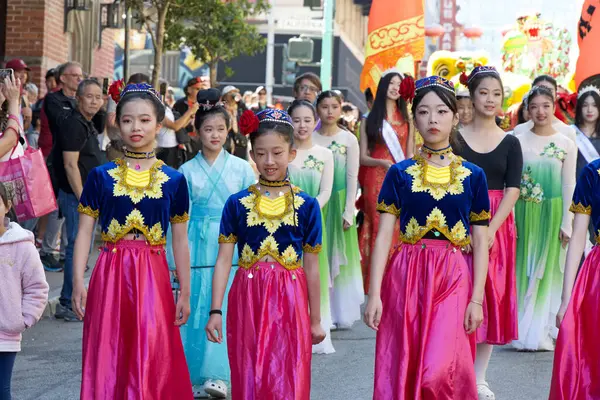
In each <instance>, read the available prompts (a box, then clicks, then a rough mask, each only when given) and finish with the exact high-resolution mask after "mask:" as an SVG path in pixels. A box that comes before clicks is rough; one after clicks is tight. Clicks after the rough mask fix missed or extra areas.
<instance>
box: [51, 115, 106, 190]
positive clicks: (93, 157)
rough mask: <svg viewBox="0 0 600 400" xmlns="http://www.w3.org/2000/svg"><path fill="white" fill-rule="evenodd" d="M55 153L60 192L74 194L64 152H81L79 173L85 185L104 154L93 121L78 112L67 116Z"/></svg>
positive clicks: (62, 125) (55, 170)
mask: <svg viewBox="0 0 600 400" xmlns="http://www.w3.org/2000/svg"><path fill="white" fill-rule="evenodd" d="M56 139H57V140H56V142H55V145H54V146H55V150H56V151H54V160H53V165H54V173H55V175H56V180H57V183H58V187H59V188H60V190H62V191H63V192H66V193H73V189H71V185H70V184H69V180H68V178H67V173H66V171H65V165H64V160H63V151H72V152H79V161H78V162H77V166H78V167H79V173H80V174H81V183H82V184H85V181H86V179H87V176H88V174H89V173H90V171H91V170H92V169H94V168H96V167H97V166H99V165H101V164H102V158H101V157H102V153H101V151H100V146H99V144H98V134H97V132H96V129H95V128H94V124H93V122H92V121H88V120H86V119H85V118H84V116H83V115H81V113H80V112H79V111H77V110H73V112H72V113H71V114H70V115H68V116H67V118H65V119H64V120H63V122H62V123H61V125H60V134H59V135H57V136H56Z"/></svg>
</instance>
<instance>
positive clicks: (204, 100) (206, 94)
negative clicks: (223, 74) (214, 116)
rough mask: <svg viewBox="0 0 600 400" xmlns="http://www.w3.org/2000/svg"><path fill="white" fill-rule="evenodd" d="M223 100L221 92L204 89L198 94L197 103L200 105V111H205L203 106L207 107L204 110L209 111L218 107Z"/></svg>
mask: <svg viewBox="0 0 600 400" xmlns="http://www.w3.org/2000/svg"><path fill="white" fill-rule="evenodd" d="M220 99H221V92H219V90H217V89H212V88H211V89H204V90H201V91H199V92H198V95H197V96H196V101H198V104H200V110H202V109H203V107H202V105H205V107H204V109H205V110H208V109H211V108H213V107H214V106H216V105H217V103H218V102H219V100H220Z"/></svg>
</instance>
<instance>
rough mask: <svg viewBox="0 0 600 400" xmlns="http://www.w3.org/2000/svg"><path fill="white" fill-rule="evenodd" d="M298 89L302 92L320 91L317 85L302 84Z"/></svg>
mask: <svg viewBox="0 0 600 400" xmlns="http://www.w3.org/2000/svg"><path fill="white" fill-rule="evenodd" d="M298 89H299V90H300V92H308V93H319V88H318V87H316V86H310V85H302V86H300V87H299V88H298Z"/></svg>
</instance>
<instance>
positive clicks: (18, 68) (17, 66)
mask: <svg viewBox="0 0 600 400" xmlns="http://www.w3.org/2000/svg"><path fill="white" fill-rule="evenodd" d="M5 68H10V69H12V70H13V71H14V76H15V78H17V79H19V80H20V82H21V87H24V86H25V83H26V82H27V72H28V71H31V69H30V68H29V67H28V66H27V64H25V61H23V60H21V59H19V58H14V59H12V60H10V61H9V62H7V63H6V66H5ZM19 103H20V112H19V113H18V114H17V115H19V116H20V118H21V126H22V127H23V129H24V130H25V131H27V130H28V129H29V127H30V126H31V118H32V113H31V108H30V107H29V103H27V101H26V99H25V98H21V99H20V100H19Z"/></svg>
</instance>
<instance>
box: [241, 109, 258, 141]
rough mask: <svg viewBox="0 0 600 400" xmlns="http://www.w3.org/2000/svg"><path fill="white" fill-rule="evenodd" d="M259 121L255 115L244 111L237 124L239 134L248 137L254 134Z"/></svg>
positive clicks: (249, 111)
mask: <svg viewBox="0 0 600 400" xmlns="http://www.w3.org/2000/svg"><path fill="white" fill-rule="evenodd" d="M258 124H259V120H258V117H257V116H256V114H254V112H252V111H251V110H246V111H244V113H243V114H242V116H241V117H240V121H239V122H238V128H239V129H240V132H241V133H242V134H243V135H245V136H248V135H250V134H251V133H252V132H256V131H257V130H258Z"/></svg>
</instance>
